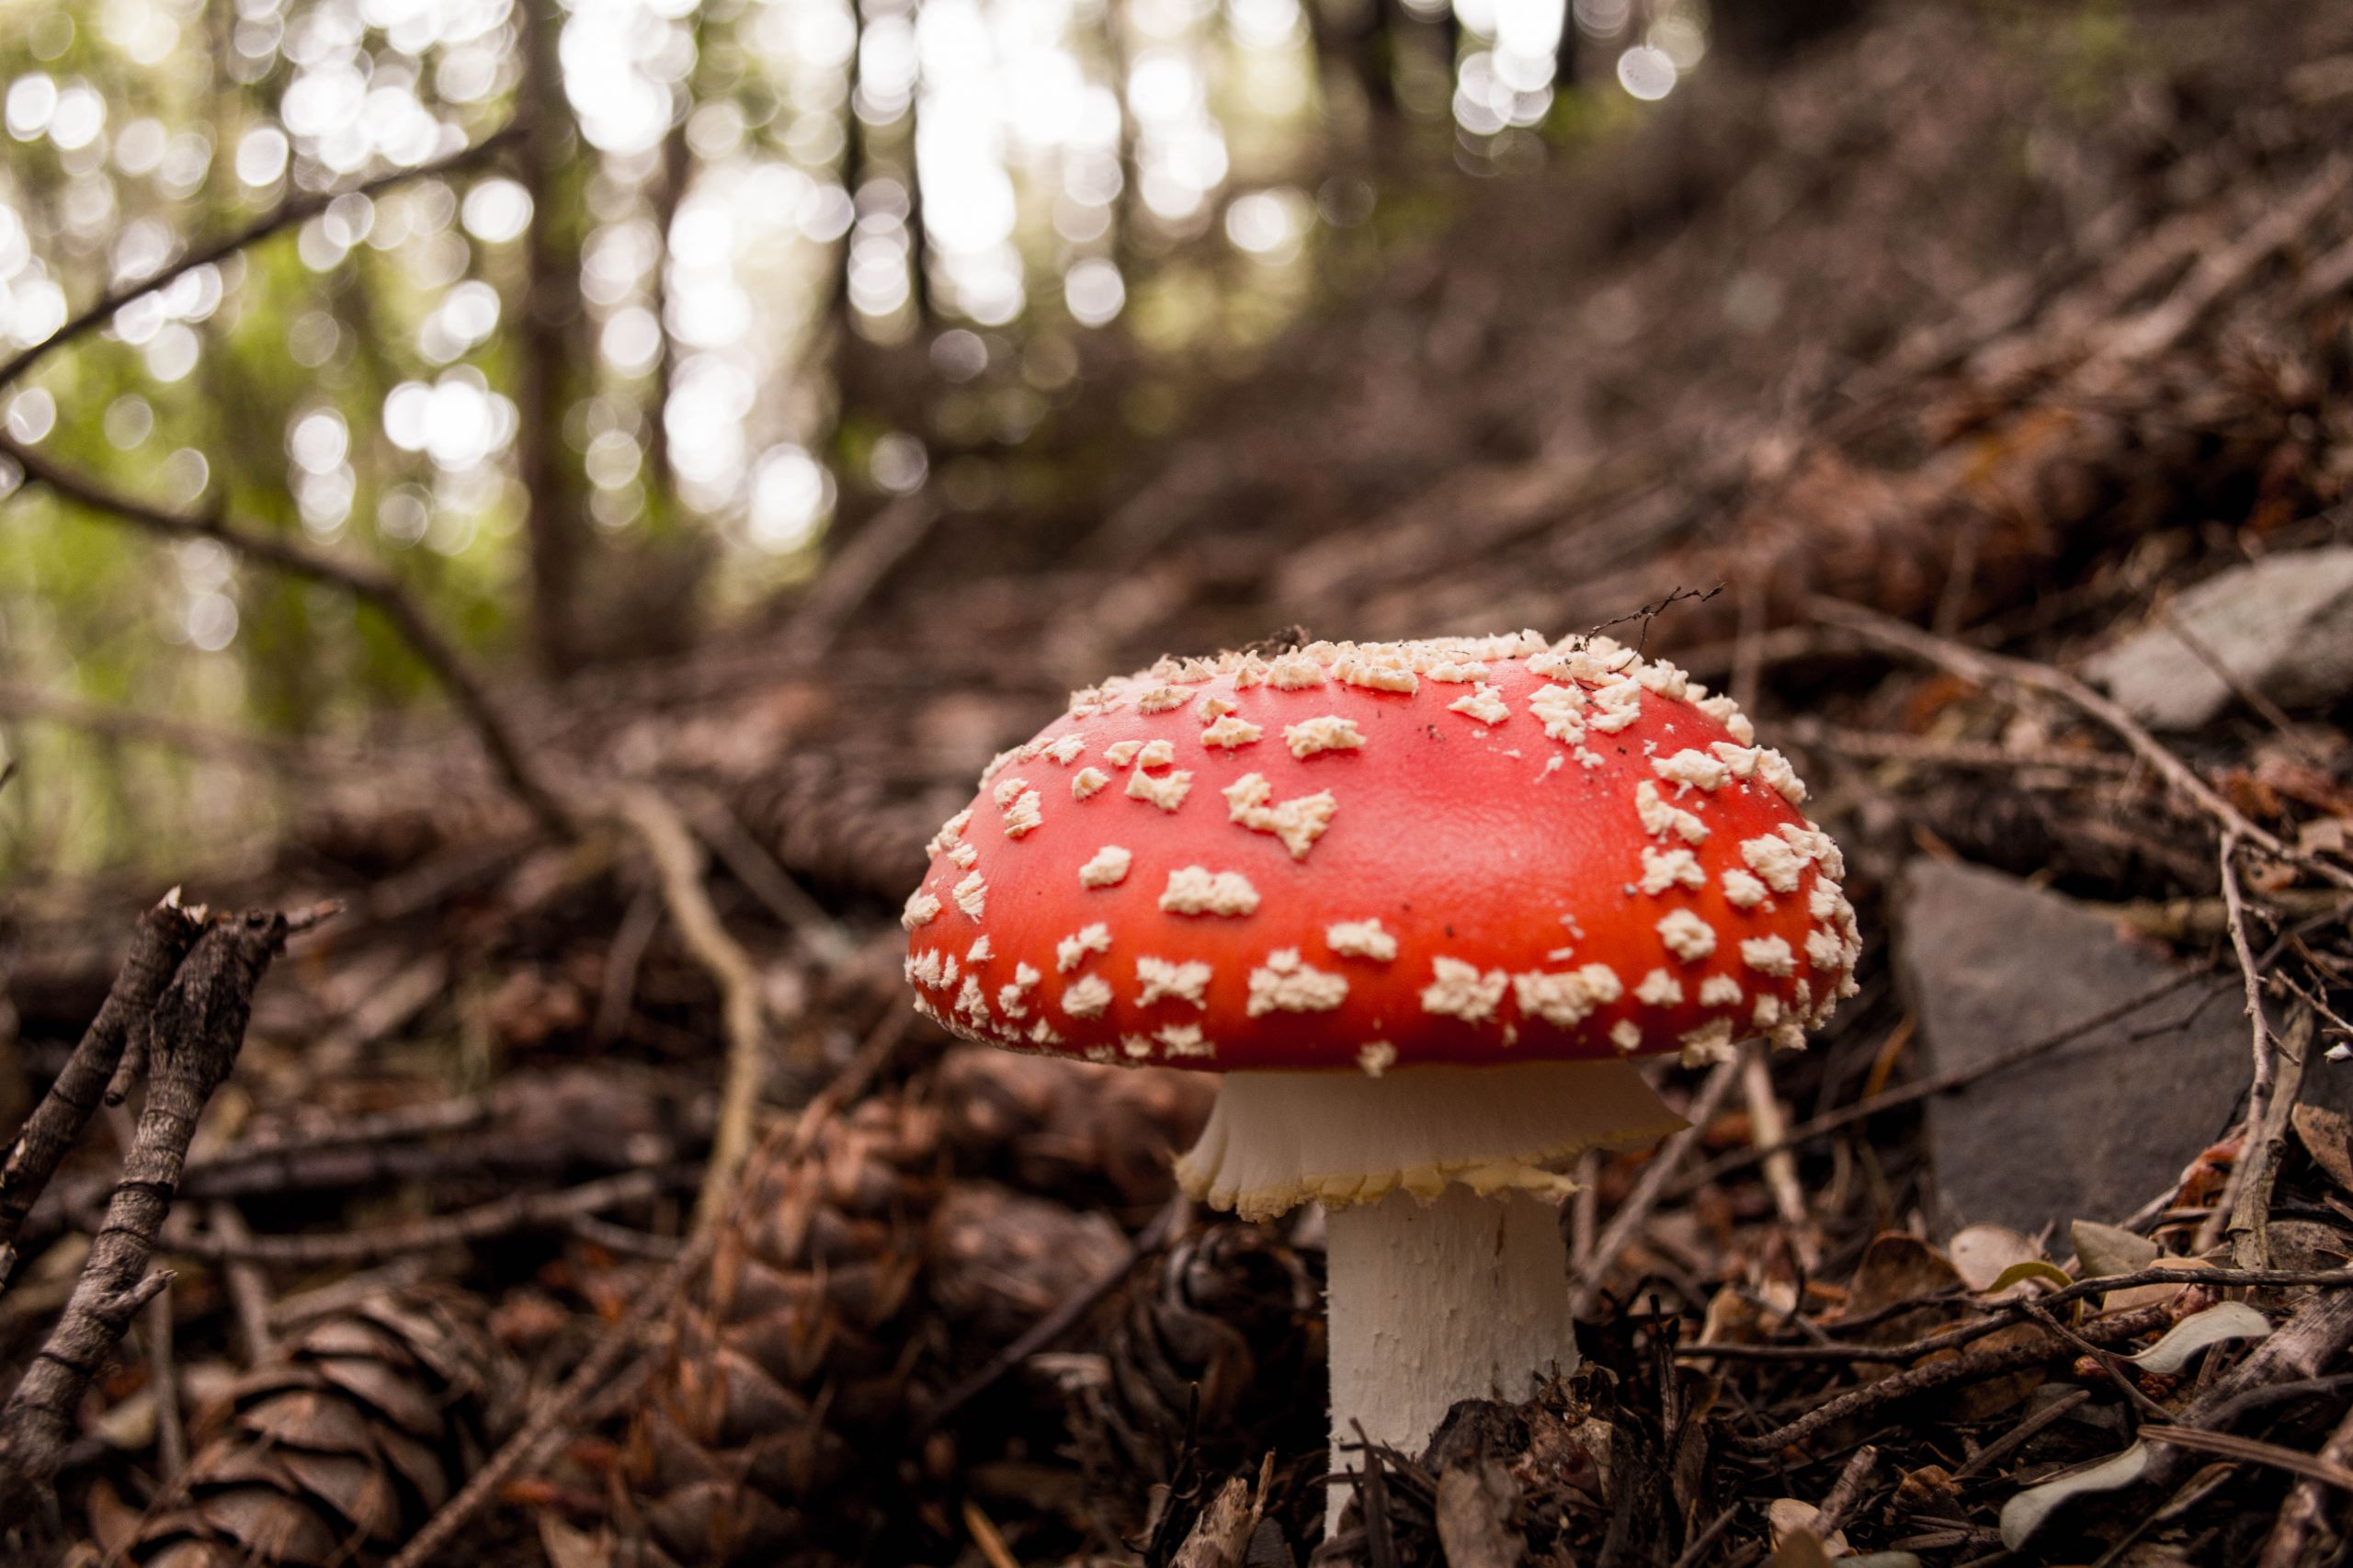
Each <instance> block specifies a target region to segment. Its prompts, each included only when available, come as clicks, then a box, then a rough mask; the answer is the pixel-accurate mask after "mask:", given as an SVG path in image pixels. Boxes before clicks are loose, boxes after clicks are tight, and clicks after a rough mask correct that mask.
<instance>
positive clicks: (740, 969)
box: [614, 787, 767, 1231]
mask: <svg viewBox="0 0 2353 1568" xmlns="http://www.w3.org/2000/svg"><path fill="white" fill-rule="evenodd" d="M614 807H615V810H616V812H617V813H618V814H619V815H620V819H621V820H622V822H623V823H625V824H627V825H628V826H629V827H631V829H633V830H634V831H635V832H636V834H637V835H638V838H639V840H640V841H641V842H642V843H643V844H644V846H645V850H646V853H647V854H648V855H649V856H651V857H652V858H653V860H654V873H655V875H656V876H657V877H658V878H659V879H660V880H661V885H662V901H663V903H664V904H665V906H667V908H668V909H669V911H670V919H671V921H672V923H673V924H675V925H676V926H677V928H678V935H679V937H681V939H683V940H684V941H685V942H686V944H687V950H688V952H690V953H692V954H693V955H694V956H695V960H696V961H697V962H699V963H700V964H701V965H702V966H703V968H704V969H705V970H706V971H709V972H710V977H711V979H712V980H713V981H715V982H717V983H718V985H719V993H720V1017H721V1021H722V1027H723V1028H725V1030H726V1031H727V1069H726V1075H725V1077H724V1079H723V1080H722V1087H721V1090H720V1100H719V1125H718V1127H717V1128H716V1129H715V1130H714V1131H712V1134H711V1141H710V1163H709V1164H708V1165H706V1166H705V1167H704V1172H703V1181H702V1191H701V1193H700V1195H699V1196H698V1197H697V1198H696V1199H695V1229H697V1230H698V1231H702V1230H708V1229H709V1228H710V1225H711V1223H712V1222H713V1221H716V1220H717V1219H718V1217H719V1210H720V1207H721V1205H722V1203H723V1202H724V1201H725V1200H726V1197H727V1193H728V1191H729V1188H730V1186H731V1184H733V1181H734V1179H735V1173H736V1171H737V1170H738V1169H740V1168H741V1167H742V1165H743V1164H744V1159H745V1155H747V1154H749V1153H751V1150H752V1121H753V1117H754V1115H755V1113H756V1111H757V1110H758V1108H759V1095H760V1074H761V1071H762V1069H763V1068H765V1067H766V1066H767V1007H766V1005H765V1004H764V1003H763V1002H762V1000H761V996H760V972H759V970H758V968H757V967H756V965H754V963H753V962H752V956H751V955H750V954H749V953H747V952H745V950H744V947H743V944H742V943H740V942H738V941H736V940H735V938H734V937H733V934H732V933H730V932H729V931H728V929H727V925H726V923H725V922H724V921H722V920H721V919H720V918H719V912H718V911H717V910H715V909H713V908H712V907H711V905H710V890H709V889H708V888H706V887H705V886H704V885H703V880H702V867H703V860H702V851H701V850H700V849H699V847H698V846H696V844H695V839H694V835H693V834H692V833H691V832H690V831H689V830H688V827H687V824H686V822H685V820H684V819H683V818H682V817H680V816H679V814H678V812H677V811H676V809H675V808H673V807H672V806H671V804H670V803H669V802H668V801H665V800H664V799H663V798H662V797H661V796H660V795H658V794H656V793H654V791H653V790H648V789H644V788H640V787H631V788H628V789H624V790H620V792H619V793H618V794H616V795H615V797H614Z"/></svg>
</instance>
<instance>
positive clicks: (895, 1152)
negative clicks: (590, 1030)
mask: <svg viewBox="0 0 2353 1568" xmlns="http://www.w3.org/2000/svg"><path fill="white" fill-rule="evenodd" d="M1207 1099H1208V1096H1207V1094H1206V1093H1205V1092H1203V1090H1202V1089H1201V1088H1200V1087H1199V1085H1196V1084H1194V1083H1193V1082H1192V1081H1191V1080H1190V1075H1189V1074H1171V1073H1165V1072H1142V1071H1138V1072H1123V1071H1120V1070H1116V1069H1113V1070H1103V1069H1088V1068H1086V1067H1084V1066H1081V1065H1076V1064H1067V1063H1058V1062H1034V1061H1031V1060H1029V1059H1025V1058H1017V1057H1013V1056H1009V1055H1006V1054H1005V1053H1004V1052H1001V1051H986V1050H975V1051H954V1052H951V1053H949V1056H948V1057H947V1058H946V1059H944V1061H943V1062H942V1063H941V1065H940V1067H939V1068H938V1070H937V1072H936V1073H935V1074H934V1075H933V1077H932V1079H931V1087H930V1092H929V1093H928V1094H927V1095H923V1094H920V1093H919V1092H918V1093H911V1094H908V1095H893V1096H880V1097H877V1098H874V1099H870V1100H867V1101H865V1102H862V1103H861V1104H859V1105H858V1106H857V1107H855V1108H852V1109H850V1110H849V1111H847V1112H846V1113H844V1114H843V1115H842V1116H840V1117H838V1118H836V1119H835V1120H834V1121H833V1122H832V1123H831V1124H829V1125H828V1126H826V1127H825V1128H824V1129H823V1130H822V1131H820V1133H819V1134H818V1136H817V1138H816V1141H815V1142H814V1143H813V1146H811V1147H810V1148H809V1149H808V1150H807V1151H806V1152H805V1153H801V1155H799V1156H798V1157H797V1158H795V1157H789V1156H788V1155H784V1154H779V1153H768V1154H766V1155H763V1156H760V1157H758V1158H756V1160H755V1162H754V1164H753V1165H751V1167H749V1169H748V1170H747V1172H746V1174H745V1199H744V1201H743V1203H742V1205H741V1207H740V1208H739V1209H738V1210H737V1211H736V1213H735V1215H734V1217H733V1219H732V1220H731V1221H729V1223H728V1227H727V1229H726V1230H725V1231H724V1232H723V1233H722V1235H721V1238H720V1241H719V1244H718V1250H717V1253H716V1255H715V1256H714V1259H713V1262H712V1265H711V1267H710V1271H709V1274H708V1276H707V1277H706V1278H704V1279H702V1280H700V1281H698V1283H697V1284H696V1285H695V1286H694V1287H693V1288H692V1289H691V1290H690V1292H689V1296H688V1300H687V1301H685V1302H684V1303H682V1304H681V1306H680V1307H679V1309H678V1310H677V1311H676V1312H675V1313H674V1315H673V1321H672V1324H671V1332H672V1343H671V1346H670V1349H669V1354H668V1356H667V1358H666V1361H665V1365H664V1367H663V1369H661V1371H660V1372H659V1373H657V1375H656V1376H655V1378H654V1382H653V1384H652V1386H651V1387H650V1388H649V1390H648V1391H647V1392H646V1394H645V1395H644V1396H643V1398H642V1400H641V1401H640V1403H639V1406H638V1408H637V1410H636V1412H635V1414H634V1415H633V1417H632V1420H631V1432H630V1437H629V1441H628V1444H627V1448H626V1451H625V1453H624V1456H623V1464H622V1471H623V1473H622V1475H621V1478H620V1479H621V1482H622V1484H623V1490H624V1491H625V1493H626V1494H627V1495H626V1498H625V1500H624V1506H623V1510H622V1514H623V1522H624V1524H625V1525H627V1526H629V1527H630V1528H632V1529H633V1530H634V1531H635V1532H636V1533H637V1534H638V1535H639V1536H640V1537H641V1539H642V1543H643V1544H644V1545H646V1546H648V1547H649V1548H651V1549H652V1551H654V1552H657V1553H659V1554H662V1555H665V1556H666V1557H668V1558H669V1559H671V1560H674V1561H676V1562H691V1563H733V1562H776V1561H779V1560H782V1559H785V1558H789V1557H790V1558H804V1557H805V1558H809V1559H813V1560H821V1559H824V1558H833V1559H837V1560H846V1561H856V1560H860V1559H865V1560H883V1559H891V1560H910V1559H912V1560H928V1559H930V1558H938V1557H943V1556H949V1555H953V1550H952V1547H951V1546H950V1544H949V1541H948V1540H946V1539H945V1537H946V1535H947V1533H948V1531H949V1530H951V1529H952V1528H953V1527H950V1526H949V1525H948V1523H947V1521H948V1519H949V1512H946V1511H942V1510H941V1509H940V1508H939V1507H938V1506H937V1499H935V1498H934V1497H933V1496H932V1495H931V1492H932V1490H933V1489H934V1484H935V1483H933V1482H932V1481H931V1480H929V1479H927V1477H928V1476H930V1475H933V1474H946V1473H950V1472H953V1471H955V1470H957V1469H958V1468H960V1467H962V1466H969V1465H970V1464H971V1463H972V1462H975V1461H977V1460H983V1459H985V1458H986V1457H988V1456H990V1455H994V1454H997V1453H1001V1452H1004V1451H1006V1450H1007V1449H1009V1448H1017V1449H1020V1450H1021V1451H1022V1452H1024V1453H1026V1454H1028V1455H1029V1456H1030V1457H1031V1458H1032V1459H1035V1458H1037V1457H1039V1456H1040V1455H1041V1454H1043V1453H1046V1452H1049V1451H1051V1448H1052V1447H1053V1446H1054V1445H1055V1444H1057V1443H1059V1442H1061V1441H1062V1440H1063V1438H1064V1437H1066V1435H1067V1434H1066V1432H1065V1430H1064V1428H1063V1422H1062V1413H1061V1411H1060V1409H1059V1408H1058V1407H1051V1408H1049V1409H1048V1410H1047V1411H1046V1412H1045V1413H1043V1414H1044V1416H1045V1419H1043V1420H1042V1421H1040V1420H1037V1419H1029V1418H1025V1417H1027V1416H1029V1415H1033V1414H1034V1413H1026V1412H1023V1411H1020V1410H1017V1409H1008V1408H1007V1401H1006V1399H1005V1398H1004V1397H1002V1396H1003V1394H1004V1393H1005V1392H1006V1390H1003V1389H1000V1390H998V1391H996V1394H997V1397H994V1398H992V1399H990V1400H987V1401H982V1402H976V1403H975V1404H974V1406H973V1407H972V1408H971V1409H970V1410H969V1411H967V1412H965V1413H963V1415H964V1417H965V1418H964V1419H961V1420H960V1421H958V1422H955V1423H952V1424H951V1425H950V1426H949V1429H947V1430H945V1431H943V1432H941V1433H938V1434H935V1436H934V1439H933V1442H932V1444H931V1445H930V1446H929V1447H928V1448H927V1449H924V1452H923V1458H924V1460H925V1462H924V1463H922V1464H918V1454H917V1450H918V1448H919V1445H917V1444H916V1443H915V1441H914V1423H915V1421H917V1420H918V1419H919V1418H920V1416H921V1415H922V1412H924V1411H925V1410H926V1409H928V1408H930V1407H931V1406H932V1405H933V1404H934V1403H936V1402H937V1400H938V1396H939V1395H940V1394H941V1393H942V1392H945V1390H947V1389H948V1388H949V1387H950V1386H952V1384H953V1383H954V1382H955V1381H956V1380H957V1379H959V1378H961V1377H962V1376H965V1375H968V1374H969V1373H971V1372H972V1370H974V1369H977V1368H978V1367H980V1366H981V1365H983V1363H984V1362H986V1361H987V1360H988V1358H990V1357H991V1356H993V1355H994V1354H995V1352H996V1351H997V1350H999V1349H1001V1348H1002V1347H1003V1346H1006V1345H1007V1344H1009V1343H1011V1342H1012V1341H1013V1340H1014V1339H1015V1338H1017V1337H1018V1336H1019V1335H1021V1334H1022V1333H1023V1332H1025V1331H1026V1330H1028V1329H1029V1327H1030V1326H1031V1325H1032V1324H1035V1323H1036V1322H1037V1321H1038V1320H1039V1319H1040V1317H1042V1316H1044V1315H1045V1314H1046V1313H1047V1312H1051V1311H1052V1310H1053V1309H1054V1308H1055V1307H1056V1306H1057V1305H1059V1304H1060V1303H1061V1302H1062V1301H1064V1300H1067V1299H1068V1298H1069V1297H1071V1296H1072V1295H1074V1294H1075V1293H1077V1292H1078V1291H1080V1290H1084V1289H1086V1287H1087V1286H1088V1285H1089V1284H1091V1283H1092V1282H1093V1281H1094V1280H1096V1279H1097V1278H1099V1277H1100V1276H1101V1275H1102V1274H1103V1273H1105V1272H1107V1271H1108V1270H1110V1269H1112V1268H1114V1267H1117V1266H1118V1264H1119V1261H1120V1258H1121V1257H1122V1256H1124V1255H1125V1253H1126V1242H1125V1240H1124V1238H1123V1237H1122V1235H1121V1233H1120V1230H1119V1228H1118V1227H1117V1226H1116V1225H1115V1224H1113V1223H1112V1222H1111V1221H1109V1220H1108V1218H1106V1217H1105V1216H1104V1215H1102V1214H1101V1213H1099V1212H1094V1211H1090V1210H1087V1209H1085V1208H1074V1207H1073V1206H1072V1205H1071V1204H1070V1203H1069V1202H1067V1201H1063V1200H1060V1199H1063V1198H1064V1197H1065V1195H1066V1193H1067V1192H1069V1191H1073V1190H1075V1191H1080V1192H1085V1191H1088V1190H1092V1191H1095V1192H1097V1193H1100V1194H1102V1195H1104V1196H1106V1197H1108V1198H1111V1199H1142V1200H1145V1201H1152V1200H1157V1199H1165V1195H1166V1194H1167V1192H1168V1190H1169V1188H1170V1178H1169V1176H1168V1174H1167V1159H1168V1154H1167V1151H1168V1150H1169V1149H1170V1148H1171V1147H1172V1146H1175V1145H1176V1144H1178V1143H1180V1142H1184V1141H1186V1140H1188V1139H1189V1138H1190V1137H1191V1136H1192V1134H1193V1131H1195V1129H1196V1128H1197V1126H1198V1123H1199V1119H1200V1116H1201V1115H1202V1113H1203V1112H1205V1111H1206V1109H1207ZM951 1168H952V1169H953V1170H954V1171H956V1172H959V1173H973V1174H970V1175H965V1176H963V1177H962V1179H959V1180H954V1181H951V1180H950V1179H949V1176H950V1172H951ZM982 1173H985V1175H983V1174H982ZM987 1176H1010V1177H1012V1178H1013V1179H1015V1180H1016V1181H1034V1182H1036V1183H1037V1184H1039V1185H1040V1186H1041V1187H1045V1188H1047V1189H1048V1191H1049V1192H1050V1193H1051V1194H1052V1197H1051V1199H1049V1198H1044V1197H1040V1196H1036V1195H1033V1194H1025V1193H1023V1192H1020V1191H1018V1190H1014V1189H1012V1188H1009V1187H1006V1186H1004V1185H1000V1184H999V1183H997V1182H995V1181H993V1180H990V1179H987ZM1008 1387H1010V1388H1011V1389H1012V1390H1013V1391H1014V1392H1018V1388H1019V1384H1018V1381H1017V1380H1014V1381H1011V1382H1010V1383H1009V1385H1008ZM950 1455H954V1456H956V1458H955V1460H954V1461H953V1462H951V1461H950V1460H949V1456H950Z"/></svg>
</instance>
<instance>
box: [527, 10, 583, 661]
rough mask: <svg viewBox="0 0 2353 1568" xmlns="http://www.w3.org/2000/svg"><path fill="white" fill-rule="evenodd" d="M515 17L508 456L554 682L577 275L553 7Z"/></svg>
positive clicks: (534, 623) (573, 595)
mask: <svg viewBox="0 0 2353 1568" xmlns="http://www.w3.org/2000/svg"><path fill="white" fill-rule="evenodd" d="M515 15H516V19H517V27H518V28H519V30H520V32H521V34H522V37H521V40H520V43H521V48H520V51H519V53H520V56H521V59H522V62H523V83H522V88H521V91H520V94H519V95H518V96H519V99H520V104H519V108H518V110H517V112H518V114H519V115H520V116H521V118H522V119H523V122H524V125H525V128H526V129H525V134H524V138H523V154H522V157H521V158H520V160H519V163H520V165H521V174H522V176H523V185H524V187H525V188H526V189H527V190H529V192H530V196H531V222H530V227H529V230H528V231H527V233H526V234H525V236H524V242H523V243H524V265H525V268H526V272H527V277H526V280H525V283H524V295H523V301H522V309H521V310H520V311H518V312H516V313H517V318H518V319H517V326H518V329H519V330H518V331H517V349H518V350H519V356H520V359H521V363H522V374H521V381H520V383H519V385H518V386H517V399H516V402H517V412H518V414H519V415H520V418H519V419H518V421H517V430H516V437H515V459H516V467H517V471H518V472H519V474H520V477H521V479H522V482H523V490H524V494H525V495H526V497H527V500H526V506H527V507H528V514H527V517H526V525H525V532H526V534H527V535H528V537H529V540H530V550H531V640H532V644H533V649H534V652H535V653H536V654H537V656H538V659H539V663H540V670H541V671H542V672H543V673H544V674H547V675H549V676H563V675H568V674H570V673H571V672H572V671H573V670H574V669H575V668H577V667H578V665H579V662H580V644H579V637H578V628H577V626H576V625H575V624H574V607H575V606H576V605H577V603H578V600H579V595H580V585H581V580H582V575H583V569H584V567H585V564H586V559H587V553H588V550H589V543H590V541H589V536H588V531H587V527H586V522H585V516H584V514H583V512H582V510H581V506H580V500H581V496H580V486H579V485H578V483H576V482H575V476H574V472H573V467H572V463H571V461H570V460H569V458H568V457H567V455H566V453H565V450H564V440H563V413H564V405H565V403H566V401H567V399H566V388H565V380H566V378H565V374H564V371H565V367H566V366H567V365H568V364H569V363H570V362H571V349H572V347H573V344H572V339H573V337H574V326H575V324H577V323H578V321H579V319H580V269H579V267H578V265H577V263H576V260H575V258H574V255H573V246H572V245H571V244H570V243H569V242H568V239H567V236H566V235H565V233H564V231H563V220H562V218H561V217H560V214H561V212H562V211H563V206H564V202H563V169H564V165H565V163H566V161H567V160H568V158H569V157H570V156H571V154H572V143H573V142H574V141H575V137H574V133H573V128H572V117H571V114H570V111H569V110H568V109H567V108H565V105H564V99H563V72H562V67H561V65H560V64H559V63H558V61H557V58H556V45H557V41H558V39H559V37H560V35H561V34H562V32H563V27H562V16H561V13H560V11H559V10H558V8H557V7H556V6H555V5H554V4H553V0H528V3H527V4H524V5H521V6H517V8H516V12H515Z"/></svg>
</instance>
